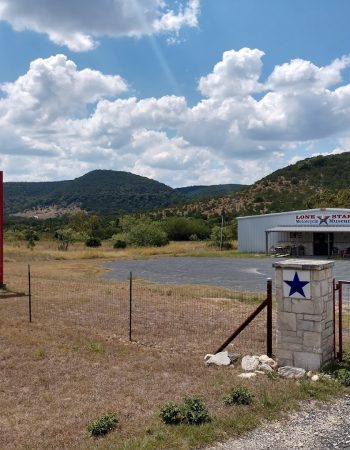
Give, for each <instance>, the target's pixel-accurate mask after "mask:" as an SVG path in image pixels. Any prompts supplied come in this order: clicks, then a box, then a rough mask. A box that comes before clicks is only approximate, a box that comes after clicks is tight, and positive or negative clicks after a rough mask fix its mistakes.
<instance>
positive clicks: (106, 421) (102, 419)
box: [87, 413, 118, 436]
mask: <svg viewBox="0 0 350 450" xmlns="http://www.w3.org/2000/svg"><path fill="white" fill-rule="evenodd" d="M117 424H118V418H117V414H116V413H111V414H106V415H105V416H99V417H97V418H96V419H95V420H94V421H93V422H90V423H89V424H88V426H87V431H88V432H89V433H90V435H91V436H102V435H104V434H107V433H109V432H110V431H111V430H113V429H114V428H115V427H116V426H117Z"/></svg>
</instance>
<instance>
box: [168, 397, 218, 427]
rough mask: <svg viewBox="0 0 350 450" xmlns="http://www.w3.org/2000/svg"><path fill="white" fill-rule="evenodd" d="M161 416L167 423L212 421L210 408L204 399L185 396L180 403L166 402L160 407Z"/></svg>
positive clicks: (199, 423) (195, 423)
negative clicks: (208, 408)
mask: <svg viewBox="0 0 350 450" xmlns="http://www.w3.org/2000/svg"><path fill="white" fill-rule="evenodd" d="M160 418H161V419H162V421H163V422H164V423H165V424H167V425H178V424H180V423H182V424H187V425H201V424H203V423H206V422H210V417H209V413H208V410H207V408H206V406H205V403H204V402H203V400H201V399H199V398H197V397H185V398H184V400H183V402H182V403H180V404H176V403H172V402H170V403H166V404H165V405H163V406H162V407H161V409H160Z"/></svg>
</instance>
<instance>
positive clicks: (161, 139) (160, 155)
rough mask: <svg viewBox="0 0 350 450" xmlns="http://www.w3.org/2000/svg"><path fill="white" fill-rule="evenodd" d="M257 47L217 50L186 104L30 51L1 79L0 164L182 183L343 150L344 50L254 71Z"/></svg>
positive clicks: (39, 174) (248, 177)
mask: <svg viewBox="0 0 350 450" xmlns="http://www.w3.org/2000/svg"><path fill="white" fill-rule="evenodd" d="M0 1H1V0H0ZM185 13H186V11H185V9H184V10H183V11H182V14H185ZM262 56H263V52H262V51H261V50H258V49H246V48H244V49H241V50H231V51H228V52H225V53H224V54H223V56H222V59H221V61H219V62H218V63H217V64H216V65H214V67H213V69H212V71H211V72H210V73H208V74H204V75H203V77H202V78H201V79H200V80H199V83H198V87H199V89H200V91H201V93H202V95H203V98H201V99H200V100H199V101H198V103H197V104H195V105H193V106H191V107H190V106H189V105H188V103H187V100H186V98H185V97H178V96H174V95H165V96H162V97H158V98H157V97H149V98H143V99H139V98H137V97H127V93H128V84H127V81H125V80H123V79H122V78H121V77H120V76H119V75H117V74H116V75H105V74H103V73H101V72H99V71H96V70H91V69H82V70H81V69H79V68H78V67H77V65H76V64H75V63H74V62H73V61H71V60H69V59H68V58H67V57H66V56H64V55H56V56H52V57H49V58H46V59H37V60H35V61H33V62H32V63H31V64H30V67H29V68H28V71H27V72H26V73H24V74H23V75H22V76H20V77H19V78H18V79H17V80H13V81H12V82H8V83H5V84H3V85H1V86H0V89H1V91H2V95H1V96H0V142H1V146H0V163H1V164H2V167H3V169H4V170H5V172H6V173H7V174H8V175H10V177H11V179H17V180H21V179H28V180H29V179H38V180H40V179H60V178H70V177H72V176H79V175H81V174H82V173H84V172H87V171H88V170H93V169H96V168H105V169H106V168H107V169H114V170H126V171H132V172H134V173H138V174H140V175H144V176H150V177H152V178H155V179H158V180H159V181H162V182H165V183H167V184H170V185H172V186H181V185H182V186H183V185H191V184H206V183H213V184H218V183H230V182H237V183H239V182H241V183H251V182H253V181H255V180H256V179H259V178H261V177H263V176H264V175H266V174H267V173H269V172H271V171H272V170H274V169H276V168H278V167H281V166H283V165H287V164H288V163H290V162H295V161H297V160H298V159H300V158H302V157H303V155H305V157H307V156H312V155H314V154H318V153H320V152H318V147H321V146H322V151H321V153H322V154H327V153H336V152H340V151H348V149H349V150H350V148H349V142H350V84H349V82H348V81H347V80H344V79H345V77H346V72H343V70H344V69H345V68H347V67H348V65H349V58H348V57H347V56H345V57H343V58H339V59H336V60H335V61H333V62H331V63H330V64H329V65H326V66H323V67H318V66H316V65H315V64H313V63H312V62H310V61H303V60H293V61H290V62H286V63H285V64H282V65H280V66H277V67H275V68H274V70H273V71H272V73H271V74H270V76H268V77H267V80H266V81H264V80H262V79H261V75H260V74H261V69H262ZM343 78H344V79H343ZM129 81H130V82H131V83H132V80H129ZM257 93H258V95H257ZM327 148H329V151H328V150H327ZM14 161H16V163H14ZM26 174H27V175H26Z"/></svg>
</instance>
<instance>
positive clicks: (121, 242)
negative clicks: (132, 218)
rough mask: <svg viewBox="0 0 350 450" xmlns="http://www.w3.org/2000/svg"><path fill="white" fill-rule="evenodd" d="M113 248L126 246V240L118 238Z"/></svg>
mask: <svg viewBox="0 0 350 450" xmlns="http://www.w3.org/2000/svg"><path fill="white" fill-rule="evenodd" d="M113 248H126V242H125V241H122V240H120V239H118V240H117V241H116V242H115V243H114V245H113Z"/></svg>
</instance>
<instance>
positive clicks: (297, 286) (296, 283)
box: [283, 272, 310, 297]
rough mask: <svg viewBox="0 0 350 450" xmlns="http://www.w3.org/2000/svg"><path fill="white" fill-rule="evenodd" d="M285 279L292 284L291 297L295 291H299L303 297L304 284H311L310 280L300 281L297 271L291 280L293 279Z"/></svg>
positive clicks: (289, 284)
mask: <svg viewBox="0 0 350 450" xmlns="http://www.w3.org/2000/svg"><path fill="white" fill-rule="evenodd" d="M283 281H284V282H285V283H287V284H288V286H290V291H289V297H291V296H292V295H293V294H295V293H298V294H300V295H302V296H303V297H305V293H304V289H303V288H304V286H306V285H307V284H309V283H310V281H300V280H299V275H298V272H295V274H294V278H293V280H291V281H287V280H283Z"/></svg>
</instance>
